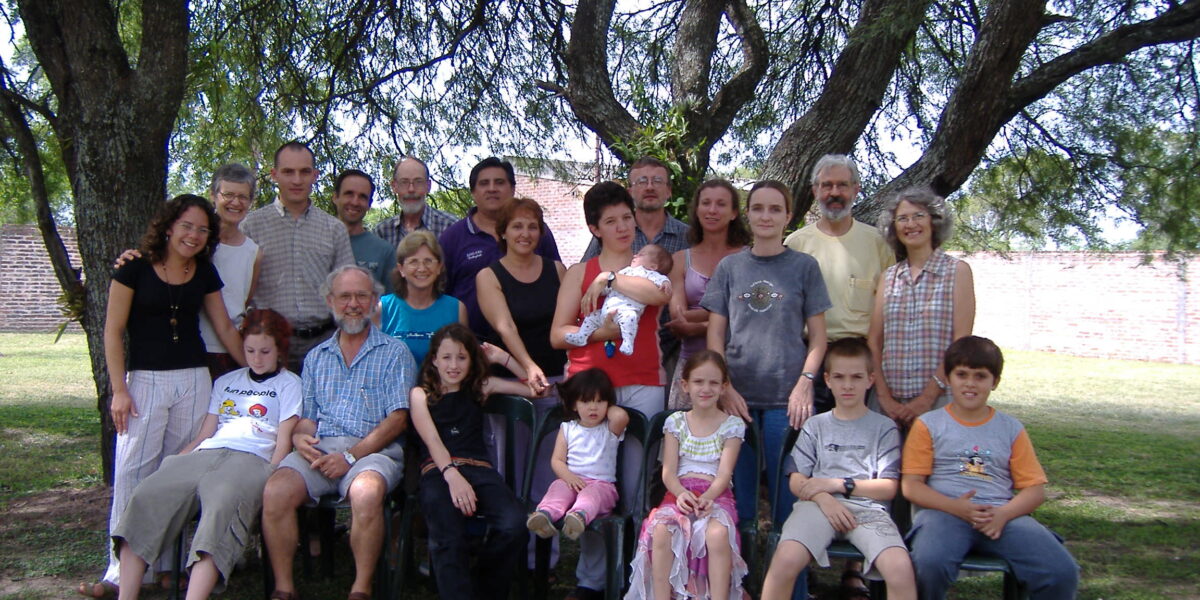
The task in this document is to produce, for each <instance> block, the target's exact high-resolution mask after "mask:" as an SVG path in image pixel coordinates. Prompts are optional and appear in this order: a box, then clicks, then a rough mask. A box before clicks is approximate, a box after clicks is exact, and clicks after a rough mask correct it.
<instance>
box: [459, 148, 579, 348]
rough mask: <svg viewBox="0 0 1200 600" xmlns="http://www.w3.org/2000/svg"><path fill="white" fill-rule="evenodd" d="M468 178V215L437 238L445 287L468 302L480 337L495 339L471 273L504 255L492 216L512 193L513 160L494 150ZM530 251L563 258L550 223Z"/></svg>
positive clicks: (494, 340) (472, 319) (514, 180)
mask: <svg viewBox="0 0 1200 600" xmlns="http://www.w3.org/2000/svg"><path fill="white" fill-rule="evenodd" d="M469 184H470V186H471V196H472V197H474V198H475V206H473V207H471V209H470V210H468V211H467V216H466V217H464V218H463V219H462V220H460V221H458V222H457V223H455V224H453V225H451V226H450V227H449V228H447V229H446V231H445V232H443V233H442V236H441V238H440V239H439V240H438V241H439V242H440V243H441V245H442V252H443V254H445V256H446V293H447V294H449V295H451V296H453V297H455V298H457V299H458V300H459V301H460V302H462V303H463V305H465V306H466V307H467V316H468V317H469V320H470V326H471V331H473V332H475V335H476V336H479V339H480V340H484V341H489V342H493V343H499V336H496V335H495V333H494V332H493V331H492V327H491V325H489V324H488V322H487V319H485V318H484V317H483V312H482V311H480V310H479V301H478V300H476V298H475V274H476V273H478V272H479V271H481V270H482V269H483V268H484V267H486V266H488V265H490V264H492V263H493V262H495V261H497V260H499V259H500V257H501V256H503V255H502V254H501V253H500V245H499V239H500V238H499V232H497V231H496V220H497V219H499V218H500V213H501V212H502V211H503V210H504V207H506V206H508V203H509V202H511V201H512V199H513V190H514V189H515V184H516V174H515V173H514V172H513V166H512V163H510V162H508V161H506V160H501V159H499V158H496V157H494V156H492V157H488V158H485V159H483V160H482V161H480V162H479V164H477V165H475V167H474V168H472V169H471V177H470V180H469ZM534 252H535V253H536V254H537V255H539V256H541V257H542V258H546V259H548V260H562V258H561V257H559V255H558V244H556V243H555V242H554V234H552V233H550V228H549V227H547V228H545V233H544V234H543V235H542V239H541V240H539V241H538V245H537V248H536V249H535V250H534Z"/></svg>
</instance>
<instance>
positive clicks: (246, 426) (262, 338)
mask: <svg viewBox="0 0 1200 600" xmlns="http://www.w3.org/2000/svg"><path fill="white" fill-rule="evenodd" d="M240 332H241V334H242V350H243V351H244V352H245V355H246V363H247V364H248V365H249V366H248V367H245V368H242V369H238V370H236V371H231V372H229V373H227V374H225V375H223V376H221V377H220V378H219V379H217V380H216V382H214V383H213V388H212V396H211V398H210V402H209V408H208V415H207V416H206V417H205V418H204V422H203V423H202V424H201V426H200V433H199V435H197V436H196V439H194V440H192V442H191V443H190V444H188V445H187V447H185V448H184V449H183V450H182V451H181V452H180V453H179V454H177V455H174V456H168V457H167V458H166V459H165V460H163V463H162V466H161V467H160V468H159V469H158V470H157V471H155V472H154V474H153V475H150V476H149V477H147V478H146V479H144V480H143V481H142V482H141V483H140V484H138V486H137V488H135V489H134V491H133V497H132V498H131V499H130V501H129V505H128V506H127V507H126V509H125V514H124V515H123V516H122V517H121V521H120V525H118V527H117V529H116V530H114V531H113V533H112V539H113V544H114V545H115V551H116V552H117V555H118V556H119V557H120V561H121V563H120V573H121V577H120V583H119V593H120V598H122V599H125V598H132V599H136V598H137V597H138V593H139V590H140V588H141V582H142V575H143V574H144V573H145V572H146V565H147V563H148V562H149V561H153V560H155V559H157V558H158V557H159V555H160V554H162V553H163V552H170V551H172V549H173V548H174V542H175V539H176V538H177V537H178V536H179V534H180V532H181V531H182V529H183V527H184V526H185V525H186V524H187V522H188V521H190V520H191V519H192V517H193V516H194V515H195V514H196V512H197V511H199V512H200V522H199V524H198V525H197V526H196V535H195V536H194V537H193V539H192V546H191V549H190V550H189V551H188V555H187V556H188V557H187V563H188V567H190V568H191V578H190V582H189V585H188V589H187V600H199V599H202V598H207V597H208V596H209V594H210V593H212V591H213V589H214V588H215V587H216V586H217V585H218V584H219V583H223V582H224V581H226V580H227V579H228V577H229V574H230V572H232V571H233V566H234V564H236V562H237V560H238V558H239V557H240V556H241V554H242V550H243V549H244V548H245V542H246V540H249V539H250V536H251V527H252V526H253V524H254V522H255V521H256V520H257V519H258V513H259V512H260V511H261V508H262V492H263V486H264V485H265V484H266V481H267V477H268V476H270V474H271V472H272V471H274V470H275V467H276V465H278V464H279V461H281V460H283V457H285V456H287V454H288V453H289V452H291V450H292V428H293V427H294V426H295V425H296V421H297V420H298V419H299V416H298V415H299V414H300V405H301V402H302V397H303V396H302V394H301V385H300V378H299V377H297V376H296V375H294V374H292V373H290V372H288V370H287V368H286V367H285V365H286V364H287V363H286V360H287V349H288V339H289V338H290V337H291V334H292V328H291V326H290V325H289V324H288V322H287V319H285V318H284V317H283V316H282V315H280V314H279V313H277V312H275V311H273V310H251V311H249V312H248V313H246V317H245V319H244V320H243V321H242V326H241V329H240Z"/></svg>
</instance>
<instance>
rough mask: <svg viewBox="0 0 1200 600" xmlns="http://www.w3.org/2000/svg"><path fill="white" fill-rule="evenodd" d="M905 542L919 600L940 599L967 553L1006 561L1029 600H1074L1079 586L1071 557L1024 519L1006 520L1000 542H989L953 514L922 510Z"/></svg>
mask: <svg viewBox="0 0 1200 600" xmlns="http://www.w3.org/2000/svg"><path fill="white" fill-rule="evenodd" d="M908 538H909V540H908V541H909V545H910V546H911V547H912V561H913V568H914V569H915V570H916V574H917V591H918V593H919V595H920V597H921V598H922V599H923V600H924V599H927V598H933V599H941V598H945V597H946V591H947V590H949V589H950V585H951V584H952V583H954V580H955V579H957V578H958V568H959V565H961V564H962V561H963V558H964V557H966V555H967V554H968V553H969V552H971V551H975V552H978V553H980V554H985V555H988V556H995V557H998V558H1003V559H1005V560H1007V561H1008V563H1009V564H1010V565H1012V568H1013V572H1015V573H1016V575H1017V579H1018V580H1020V581H1021V583H1023V584H1025V586H1026V587H1027V588H1028V589H1029V596H1030V598H1032V599H1033V600H1037V599H1045V600H1051V599H1059V598H1074V597H1075V588H1076V587H1078V585H1079V565H1077V564H1075V559H1074V558H1072V557H1071V553H1070V552H1068V551H1067V548H1066V546H1063V544H1062V541H1060V540H1059V538H1058V537H1057V536H1055V535H1054V533H1053V532H1051V531H1050V530H1049V529H1046V527H1045V526H1044V525H1042V524H1041V523H1038V522H1037V520H1036V519H1034V518H1033V517H1030V516H1023V517H1017V518H1015V519H1013V520H1011V521H1009V522H1008V523H1006V524H1005V525H1004V532H1003V533H1002V534H1001V535H1000V539H998V540H993V539H991V538H989V537H987V536H986V535H984V534H982V533H980V532H978V531H975V529H974V528H973V527H971V524H970V523H968V522H966V521H964V520H962V519H960V518H958V517H956V516H954V515H951V514H949V513H944V512H942V511H940V510H928V509H927V510H923V511H921V512H920V513H918V514H917V516H916V518H915V519H913V528H912V531H910V532H909V534H908Z"/></svg>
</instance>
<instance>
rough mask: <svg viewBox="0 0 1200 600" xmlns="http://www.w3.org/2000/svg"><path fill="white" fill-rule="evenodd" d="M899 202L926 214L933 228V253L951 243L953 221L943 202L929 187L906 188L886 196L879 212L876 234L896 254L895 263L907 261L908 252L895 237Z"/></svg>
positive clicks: (944, 200) (943, 199)
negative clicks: (949, 241)
mask: <svg viewBox="0 0 1200 600" xmlns="http://www.w3.org/2000/svg"><path fill="white" fill-rule="evenodd" d="M901 202H910V203H912V204H916V205H917V206H920V207H922V208H924V209H925V212H927V213H929V222H930V224H931V225H932V227H933V236H932V241H933V248H934V249H935V250H936V249H937V248H939V247H941V245H942V243H943V242H945V241H946V240H948V239H950V234H951V233H953V230H954V219H953V217H951V215H950V211H949V210H948V209H947V207H946V199H945V198H943V197H941V196H939V195H937V194H935V193H934V192H933V189H932V188H930V187H929V186H925V185H920V186H914V187H910V188H905V189H902V190H900V191H899V192H896V193H895V194H893V195H892V196H889V197H888V199H887V200H885V201H884V203H883V210H881V211H880V212H879V232H880V233H882V234H883V239H884V240H887V243H888V246H891V248H892V251H893V252H895V253H896V260H897V261H901V260H904V259H905V258H908V249H907V248H905V247H904V244H901V243H900V239H899V238H898V237H897V236H896V208H897V207H899V206H900V203H901Z"/></svg>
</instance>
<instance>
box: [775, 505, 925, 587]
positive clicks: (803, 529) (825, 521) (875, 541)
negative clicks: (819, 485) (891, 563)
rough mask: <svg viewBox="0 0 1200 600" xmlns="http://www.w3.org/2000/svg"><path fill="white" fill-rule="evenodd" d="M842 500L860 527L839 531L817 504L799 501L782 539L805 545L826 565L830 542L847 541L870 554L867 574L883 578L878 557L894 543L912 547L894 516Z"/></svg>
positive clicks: (787, 522) (827, 564) (867, 555)
mask: <svg viewBox="0 0 1200 600" xmlns="http://www.w3.org/2000/svg"><path fill="white" fill-rule="evenodd" d="M839 502H841V503H842V506H845V507H846V508H848V509H850V512H851V513H852V514H853V515H854V520H855V521H857V522H858V527H855V528H854V529H851V530H850V531H849V532H847V533H844V534H842V533H838V532H837V531H836V530H835V529H834V528H833V525H831V524H830V523H829V518H828V517H826V516H825V513H824V512H821V507H819V506H817V503H815V502H811V501H808V500H797V501H796V504H795V505H794V506H793V507H792V514H791V516H789V517H788V518H787V521H785V522H784V523H783V533H782V534H781V535H780V537H779V540H780V541H784V540H792V541H794V542H800V543H801V544H804V547H805V548H808V552H809V553H810V554H812V556H813V559H815V560H816V561H817V564H819V565H821V566H822V567H828V566H829V555H828V553H827V552H826V549H827V548H828V547H829V544H830V543H832V542H833V541H834V540H847V541H849V542H850V543H851V544H853V545H854V547H855V548H858V551H859V552H862V554H863V556H864V557H866V561H865V562H864V563H863V568H862V571H863V573H866V574H867V576H868V577H870V578H871V579H882V576H880V575H879V572H878V571H876V570H875V569H874V565H875V558H876V557H877V556H879V553H880V552H883V551H884V550H886V549H888V548H891V547H893V546H895V547H899V548H904V549H905V551H906V552H907V550H908V548H907V547H906V546H905V545H904V539H903V538H901V537H900V530H899V529H897V528H896V524H895V523H893V522H892V518H891V517H889V516H888V514H887V513H886V512H883V511H882V510H879V509H878V508H865V507H862V506H859V505H857V504H851V503H849V502H845V501H842V500H840V499H839Z"/></svg>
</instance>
